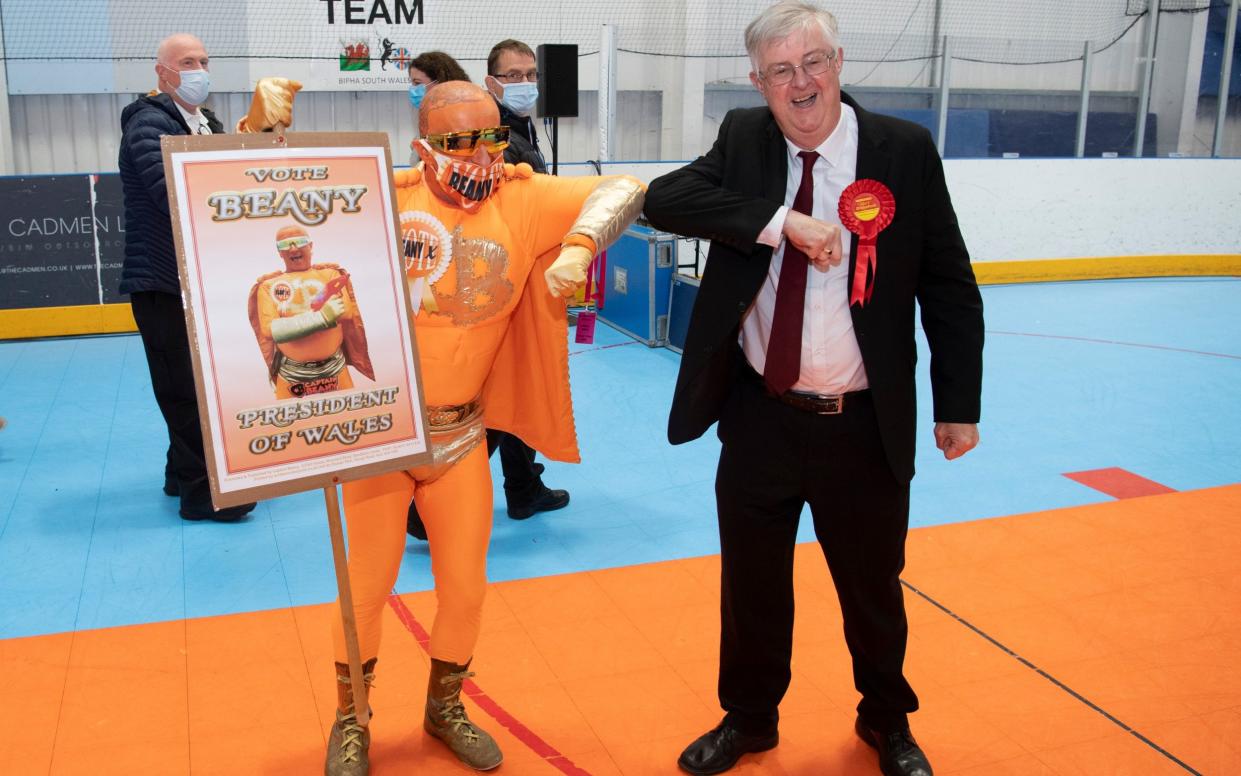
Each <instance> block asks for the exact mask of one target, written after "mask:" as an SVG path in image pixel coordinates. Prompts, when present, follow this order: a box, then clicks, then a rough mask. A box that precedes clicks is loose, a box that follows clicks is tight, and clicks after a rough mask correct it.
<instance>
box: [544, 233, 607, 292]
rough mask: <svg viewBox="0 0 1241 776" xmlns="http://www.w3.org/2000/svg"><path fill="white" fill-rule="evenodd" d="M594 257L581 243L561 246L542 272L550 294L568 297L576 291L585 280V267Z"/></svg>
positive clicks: (592, 252)
mask: <svg viewBox="0 0 1241 776" xmlns="http://www.w3.org/2000/svg"><path fill="white" fill-rule="evenodd" d="M594 257H595V254H594V251H592V250H590V249H589V248H585V247H583V246H581V245H565V246H562V247H561V248H560V255H559V256H557V257H556V260H555V261H553V262H552V265H551V266H550V267H548V268H547V271H546V272H544V273H543V279H544V280H546V281H547V288H548V290H550V291H551V292H552V296H563V297H570V296H573V295H574V294H575V293H577V290H578V289H579V288H581V287H582V285H583V284H585V282H586V269H587V268H588V267H589V266H590V260H591V259H593V258H594Z"/></svg>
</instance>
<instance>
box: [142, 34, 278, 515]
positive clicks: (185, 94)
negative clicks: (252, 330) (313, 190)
mask: <svg viewBox="0 0 1241 776" xmlns="http://www.w3.org/2000/svg"><path fill="white" fill-rule="evenodd" d="M208 67H209V59H208V57H207V48H206V47H205V46H204V45H203V42H202V41H201V40H199V39H198V38H196V37H194V36H193V35H188V34H185V33H181V34H177V35H172V36H170V37H168V38H165V39H164V40H163V41H162V42H161V43H160V44H159V49H158V52H157V55H156V62H155V75H156V77H157V79H158V80H157V89H156V91H153V92H151V93H150V94H148V95H146V96H144V97H139V98H138V99H137V100H134V101H133V102H132V103H130V104H129V105H128V106H126V108H125V110H124V111H123V112H122V113H121V144H120V154H119V158H118V164H119V166H120V171H121V185H122V187H123V189H124V193H125V263H124V265H123V268H122V270H121V288H120V290H121V293H122V294H129V299H130V306H131V308H132V309H133V314H134V321H135V322H137V324H138V333H139V335H141V337H142V346H143V349H144V350H145V351H146V357H147V365H148V367H149V368H150V371H151V388H152V390H153V391H154V393H155V401H156V403H157V404H158V405H159V409H160V412H161V413H162V414H163V416H164V422H165V423H166V424H167V426H168V456H167V460H166V462H165V466H164V492H165V493H167V494H168V495H169V496H176V497H178V498H179V499H180V502H181V503H180V513H181V517H182V518H184V519H186V520H217V521H232V520H239V519H240V518H242V517H244V516H245V515H246V513H248V512H249V511H250V510H251V509H253V508H254V504H242V505H240V506H234V507H227V508H225V509H220V510H217V509H215V508H214V506H213V505H212V503H211V488H210V485H209V484H208V481H207V462H206V458H205V456H204V454H203V440H202V432H201V427H200V425H199V419H198V399H197V396H196V391H195V387H194V369H193V365H192V362H191V359H190V346H189V340H188V337H187V335H186V330H185V312H184V310H183V309H182V306H181V281H180V278H179V276H178V273H177V253H176V248H175V247H174V243H173V237H172V217H171V215H170V214H169V210H168V188H167V186H166V184H165V181H164V158H163V152H162V151H161V149H160V137H162V136H163V135H215V134H219V133H221V132H223V131H224V125H223V124H221V123H220V121H219V120H218V119H217V118H216V117H215V115H214V114H213V113H212V112H211V111H209V110H207V109H205V108H203V107H202V104H203V103H204V102H205V101H206V100H207V96H208V94H209V93H210V90H211V78H210V75H209V72H208ZM300 88H301V84H299V83H297V82H296V81H290V80H289V79H287V78H262V79H260V80H259V82H258V84H257V85H256V86H255V89H254V100H253V102H252V103H251V106H250V112H249V113H248V114H246V116H244V117H243V118H242V119H241V120H240V121H238V122H237V127H236V128H237V131H238V132H262V131H264V130H268V129H271V128H272V127H274V126H275V125H276V124H282V125H284V126H288V125H289V124H290V123H292V115H293V95H294V94H295V93H296V92H297V90H298V89H300Z"/></svg>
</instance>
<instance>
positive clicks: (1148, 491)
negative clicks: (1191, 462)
mask: <svg viewBox="0 0 1241 776" xmlns="http://www.w3.org/2000/svg"><path fill="white" fill-rule="evenodd" d="M1064 476H1065V477H1068V478H1069V479H1070V480H1073V481H1074V482H1079V483H1081V484H1082V485H1085V486H1086V487H1088V488H1094V489H1095V490H1097V491H1099V492H1101V493H1106V494H1107V495H1109V496H1111V497H1112V498H1115V499H1123V498H1139V497H1141V496H1158V495H1160V494H1163V493H1176V490H1175V489H1173V488H1169V487H1168V486H1167V485H1163V484H1160V483H1158V482H1155V481H1154V480H1148V479H1146V478H1145V477H1142V476H1139V475H1137V474H1134V473H1133V472H1131V471H1126V470H1125V469H1121V468H1118V467H1115V466H1112V467H1109V468H1107V469H1091V470H1089V471H1084V472H1066V473H1065V475H1064Z"/></svg>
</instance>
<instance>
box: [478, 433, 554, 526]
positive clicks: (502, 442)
mask: <svg viewBox="0 0 1241 776" xmlns="http://www.w3.org/2000/svg"><path fill="white" fill-rule="evenodd" d="M497 449H498V450H499V451H500V469H501V470H502V471H503V472H504V498H505V500H506V501H507V502H508V504H509V506H514V507H516V506H526V505H527V504H529V503H530V502H532V501H534V500H535V499H536V498H538V497H539V494H540V493H541V492H542V491H543V478H542V474H543V464H541V463H535V462H534V448H533V447H530V446H529V445H527V444H526V443H525V442H523V441H521V440H520V439H518V438H517V437H515V436H513V435H512V434H510V433H508V432H506V431H496V430H494V429H490V428H489V429H487V456H488V457H490V456H491V455H492V454H493V453H495V451H496V450H497Z"/></svg>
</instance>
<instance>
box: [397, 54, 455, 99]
mask: <svg viewBox="0 0 1241 776" xmlns="http://www.w3.org/2000/svg"><path fill="white" fill-rule="evenodd" d="M468 80H470V77H469V76H468V75H466V74H465V70H464V69H462V67H461V65H459V64H458V63H457V60H455V59H453V58H452V57H450V56H449V55H447V54H445V53H444V52H442V51H424V52H422V53H421V54H419V55H418V56H416V57H414V58H413V59H412V60H410V63H409V104H410V105H412V106H413V108H414V110H418V109H419V108H420V107H422V98H423V97H424V96H425V95H426V93H427V89H428V88H430V86H431V84H434V83H441V82H443V81H468Z"/></svg>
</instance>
